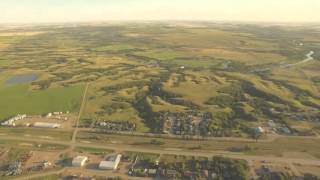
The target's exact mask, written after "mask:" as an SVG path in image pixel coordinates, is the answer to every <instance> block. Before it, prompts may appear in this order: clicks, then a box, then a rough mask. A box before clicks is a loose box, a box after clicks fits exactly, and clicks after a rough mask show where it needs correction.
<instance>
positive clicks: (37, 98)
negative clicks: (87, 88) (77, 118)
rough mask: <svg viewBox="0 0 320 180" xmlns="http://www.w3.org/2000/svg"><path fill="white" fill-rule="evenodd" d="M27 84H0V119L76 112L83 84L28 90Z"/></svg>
mask: <svg viewBox="0 0 320 180" xmlns="http://www.w3.org/2000/svg"><path fill="white" fill-rule="evenodd" d="M29 88H30V86H29V85H28V84H23V85H12V86H11V85H10V86H6V85H1V86H0V98H1V101H0V109H1V112H0V119H4V118H8V117H10V116H15V115H17V114H30V115H40V114H44V113H48V112H55V111H63V112H66V111H70V112H77V111H78V109H79V104H80V99H81V95H82V93H83V86H82V85H78V86H73V87H65V88H51V89H47V90H41V91H38V90H30V89H29Z"/></svg>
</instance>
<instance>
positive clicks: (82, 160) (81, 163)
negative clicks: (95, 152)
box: [72, 156, 88, 167]
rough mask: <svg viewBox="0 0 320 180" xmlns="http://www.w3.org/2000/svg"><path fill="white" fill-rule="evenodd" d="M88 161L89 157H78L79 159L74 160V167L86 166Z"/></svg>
mask: <svg viewBox="0 0 320 180" xmlns="http://www.w3.org/2000/svg"><path fill="white" fill-rule="evenodd" d="M87 161H88V157H86V156H77V157H75V158H73V160H72V166H75V167H83V166H84V165H86V162H87Z"/></svg>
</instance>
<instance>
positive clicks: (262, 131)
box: [255, 126, 264, 134]
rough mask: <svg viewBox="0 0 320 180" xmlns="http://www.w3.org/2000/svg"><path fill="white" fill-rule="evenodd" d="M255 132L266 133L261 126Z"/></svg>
mask: <svg viewBox="0 0 320 180" xmlns="http://www.w3.org/2000/svg"><path fill="white" fill-rule="evenodd" d="M255 130H256V132H257V133H260V134H262V133H264V129H263V128H262V127H260V126H259V127H257V128H256V129H255Z"/></svg>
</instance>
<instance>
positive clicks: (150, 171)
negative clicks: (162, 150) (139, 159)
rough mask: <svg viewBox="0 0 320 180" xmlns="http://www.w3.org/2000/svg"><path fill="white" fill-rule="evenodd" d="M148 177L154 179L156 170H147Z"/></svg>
mask: <svg viewBox="0 0 320 180" xmlns="http://www.w3.org/2000/svg"><path fill="white" fill-rule="evenodd" d="M148 175H149V176H150V177H155V176H156V175H157V169H148Z"/></svg>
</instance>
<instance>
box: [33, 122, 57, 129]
mask: <svg viewBox="0 0 320 180" xmlns="http://www.w3.org/2000/svg"><path fill="white" fill-rule="evenodd" d="M33 127H37V128H59V127H61V124H58V123H45V122H36V123H34V124H33Z"/></svg>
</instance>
